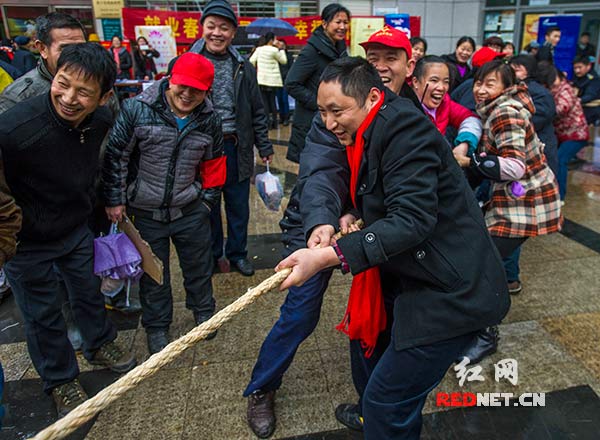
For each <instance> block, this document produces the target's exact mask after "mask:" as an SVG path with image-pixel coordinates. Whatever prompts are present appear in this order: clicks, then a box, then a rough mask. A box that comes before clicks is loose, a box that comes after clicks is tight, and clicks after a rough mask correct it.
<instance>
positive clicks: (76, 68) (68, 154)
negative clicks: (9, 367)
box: [0, 43, 136, 416]
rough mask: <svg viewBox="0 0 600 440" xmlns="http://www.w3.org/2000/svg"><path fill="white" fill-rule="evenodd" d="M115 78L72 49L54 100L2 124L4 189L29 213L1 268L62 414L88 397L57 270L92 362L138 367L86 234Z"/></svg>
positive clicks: (93, 52)
mask: <svg viewBox="0 0 600 440" xmlns="http://www.w3.org/2000/svg"><path fill="white" fill-rule="evenodd" d="M115 76H116V66H115V64H114V61H113V60H112V59H111V58H110V56H109V55H108V53H107V52H106V51H105V50H104V49H103V48H102V47H101V46H99V45H97V44H94V43H81V44H72V45H69V47H67V48H65V49H64V50H63V51H62V53H61V55H60V57H59V58H58V61H57V64H56V76H55V77H54V79H53V81H52V85H51V88H50V92H49V93H47V94H43V95H39V96H36V97H34V98H31V99H29V100H26V101H24V102H22V103H18V104H17V105H15V106H14V107H13V108H11V109H10V110H9V111H7V112H5V113H4V114H2V115H1V116H0V149H1V151H2V160H3V164H4V168H5V173H6V181H7V184H8V187H9V189H10V191H11V192H12V195H13V196H14V198H15V200H16V203H17V204H18V205H19V206H20V207H21V209H22V210H23V225H22V228H21V231H20V232H19V235H18V237H19V241H20V242H19V247H18V249H17V254H16V255H15V257H14V258H13V259H12V260H11V261H9V262H8V263H7V264H6V265H5V266H4V269H5V272H6V276H7V277H8V280H9V281H10V285H11V287H12V290H13V292H14V294H15V299H16V302H17V304H18V306H19V308H20V310H21V313H22V314H23V318H24V320H25V328H26V335H27V346H28V349H29V354H30V356H31V360H32V363H33V365H34V367H35V369H36V371H37V372H38V374H39V375H40V377H41V378H42V381H43V382H44V390H45V391H46V392H47V393H49V394H50V393H51V394H52V395H53V397H54V401H55V403H56V406H57V411H58V414H59V416H63V415H65V414H66V413H68V412H69V411H71V410H72V409H73V408H75V407H76V406H77V405H79V404H80V403H82V402H83V401H84V400H85V399H86V398H87V395H86V393H85V391H84V390H83V388H82V387H81V385H80V384H79V381H78V380H77V376H78V374H79V368H78V365H77V358H76V357H75V352H74V351H73V348H72V347H71V344H70V343H69V340H68V339H67V331H66V327H65V323H64V321H63V318H62V315H61V304H62V300H63V298H62V296H63V295H62V292H60V291H59V289H58V280H57V275H56V273H55V270H58V272H59V273H60V275H61V277H62V278H63V279H64V280H65V284H66V286H67V291H68V296H69V300H70V302H71V308H72V310H73V317H74V319H75V322H76V324H77V326H78V327H79V329H80V331H81V335H82V337H83V354H84V356H85V358H86V359H87V360H88V362H90V363H91V364H93V365H101V366H104V367H108V368H110V369H111V370H113V371H116V372H119V373H124V372H127V371H129V370H131V369H132V368H133V367H134V366H135V365H136V361H135V358H134V357H133V356H132V355H131V354H130V353H128V352H125V351H124V350H122V349H121V348H120V347H119V346H118V345H117V344H116V343H115V342H114V340H115V338H116V337H117V332H116V329H115V327H114V326H113V325H112V323H111V322H110V321H109V319H108V317H107V314H106V310H105V309H104V300H103V298H102V294H101V293H100V280H99V278H98V277H96V276H95V275H94V268H93V258H94V246H93V239H94V237H93V234H92V232H91V231H90V229H89V228H88V219H89V217H90V215H91V213H92V208H93V200H92V196H91V195H92V194H93V191H94V184H95V176H96V173H97V170H98V162H99V155H100V146H101V144H102V142H103V139H104V137H105V136H106V134H107V133H108V130H109V129H110V126H111V125H112V120H111V115H110V112H109V111H108V110H107V109H106V108H104V107H102V105H103V104H105V103H106V102H107V101H108V99H109V98H110V96H111V94H112V87H113V84H114V80H115Z"/></svg>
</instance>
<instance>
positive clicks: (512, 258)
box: [502, 246, 521, 283]
mask: <svg viewBox="0 0 600 440" xmlns="http://www.w3.org/2000/svg"><path fill="white" fill-rule="evenodd" d="M520 258H521V246H519V247H518V248H516V249H515V250H514V251H513V253H512V254H510V255H509V256H508V257H506V258H504V259H503V260H502V262H503V263H504V270H505V271H506V280H507V281H508V282H509V283H512V282H513V281H519V273H520V272H521V271H520V269H519V259H520Z"/></svg>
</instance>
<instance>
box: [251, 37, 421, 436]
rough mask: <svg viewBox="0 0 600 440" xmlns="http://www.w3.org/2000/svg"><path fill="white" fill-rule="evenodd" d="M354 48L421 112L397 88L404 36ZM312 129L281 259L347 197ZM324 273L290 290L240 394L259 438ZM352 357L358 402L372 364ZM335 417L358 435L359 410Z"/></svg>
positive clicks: (342, 175) (408, 65)
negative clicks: (362, 53) (359, 50)
mask: <svg viewBox="0 0 600 440" xmlns="http://www.w3.org/2000/svg"><path fill="white" fill-rule="evenodd" d="M361 45H362V46H363V47H364V49H365V51H366V54H367V58H368V60H369V62H370V63H371V64H373V65H374V66H376V69H377V71H378V73H379V75H380V76H381V78H382V81H384V83H385V84H386V85H387V86H388V87H389V88H390V89H391V90H392V92H394V93H397V94H399V95H400V96H404V97H406V98H408V99H410V100H411V101H412V102H413V104H414V106H415V108H417V109H419V111H421V109H422V107H421V104H420V103H419V100H418V98H417V97H416V95H415V94H414V92H413V91H412V88H411V87H409V86H408V85H407V84H406V83H405V80H406V77H407V75H410V74H412V71H413V68H414V61H413V60H412V57H411V55H412V54H411V50H412V49H411V45H410V41H409V40H408V38H407V37H406V35H405V34H404V33H403V32H401V31H397V30H395V29H391V28H390V29H382V30H380V31H378V32H375V33H374V34H373V35H372V36H371V37H370V38H369V40H368V41H366V42H364V43H361ZM312 127H313V128H312V129H311V130H310V131H309V133H308V137H307V139H306V143H305V147H304V149H303V150H302V153H301V154H300V172H299V176H298V182H297V183H296V186H295V187H294V189H293V190H292V194H291V196H290V201H289V203H288V206H287V208H286V210H285V213H284V217H283V219H282V220H281V221H280V223H279V225H280V227H281V230H282V242H283V244H284V251H283V256H284V257H287V256H289V255H290V254H291V253H292V252H294V251H296V250H298V249H301V248H304V247H306V238H307V237H308V236H309V235H310V232H311V231H312V229H313V228H314V227H315V226H317V225H322V224H328V225H330V226H331V228H334V229H338V228H339V225H340V221H341V222H342V223H343V222H345V221H346V220H347V218H345V219H340V215H341V214H342V213H343V212H344V206H342V204H341V203H342V201H344V200H346V198H347V197H346V196H347V192H348V188H347V186H348V185H347V181H348V179H349V173H348V169H347V166H346V163H347V159H346V153H345V151H344V149H343V147H342V146H341V145H340V144H339V142H338V141H337V139H336V137H335V136H334V135H333V134H332V133H330V132H328V131H327V130H326V129H325V127H324V126H323V123H322V121H321V118H320V117H319V116H316V117H315V118H314V119H313V122H312ZM309 178H310V179H309ZM303 195H306V197H303ZM301 198H302V199H303V201H302V203H301V202H300V199H301ZM332 200H333V201H334V202H333V203H331V201H332ZM347 226H348V225H347V224H345V227H347ZM331 272H332V271H331V270H324V271H322V272H320V273H318V274H316V275H315V276H313V277H312V278H311V279H310V280H308V281H307V282H306V283H305V284H303V285H302V286H300V287H292V288H290V290H289V292H288V294H287V296H286V299H285V303H284V304H283V306H282V307H281V314H280V316H279V319H278V320H277V322H276V323H275V325H274V326H273V328H272V329H271V331H270V332H269V334H268V336H267V338H266V339H265V342H264V343H263V345H262V347H261V349H260V353H259V355H258V359H257V361H256V365H255V366H254V369H253V371H252V377H251V379H250V383H249V384H248V387H247V388H246V390H245V391H244V396H246V397H248V411H247V418H248V424H249V425H250V427H251V429H252V430H253V431H254V433H255V434H256V435H257V436H259V437H261V438H266V437H268V436H270V435H271V434H272V433H273V431H274V429H275V412H274V399H275V392H276V390H277V389H278V388H279V387H280V386H281V382H282V377H283V375H284V374H285V372H286V371H287V369H288V367H289V365H290V364H291V362H292V360H293V357H294V355H295V353H296V350H297V349H298V346H299V345H300V344H301V343H302V342H303V341H304V340H305V339H306V338H307V337H308V336H310V334H311V333H312V332H313V330H314V328H315V327H316V325H317V323H318V321H319V317H320V311H321V304H322V300H323V294H324V293H325V290H326V289H327V286H328V284H329V278H330V277H331ZM357 353H358V355H357V356H356V358H357V359H356V362H355V363H353V364H352V366H353V377H354V382H355V385H356V389H357V393H358V395H359V396H362V394H363V391H364V387H365V386H366V383H367V380H368V376H369V374H370V371H371V370H372V368H373V367H374V364H373V365H371V364H370V363H365V365H364V367H363V360H362V357H363V356H362V352H361V351H360V347H359V350H358V352H357ZM365 370H366V371H365ZM336 417H337V418H338V420H339V421H340V422H341V423H343V424H345V425H346V426H349V427H352V428H354V429H362V423H361V421H360V417H361V414H360V410H359V405H355V404H341V405H340V406H339V407H338V408H337V409H336Z"/></svg>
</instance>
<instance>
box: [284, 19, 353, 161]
mask: <svg viewBox="0 0 600 440" xmlns="http://www.w3.org/2000/svg"><path fill="white" fill-rule="evenodd" d="M347 55H348V53H347V51H346V44H345V43H344V42H343V41H340V42H338V44H336V46H334V45H333V42H332V41H331V40H330V39H329V37H327V35H325V31H324V30H323V28H322V27H318V28H317V29H315V31H314V32H313V33H312V35H311V36H310V38H309V39H308V43H307V44H306V46H305V47H304V49H302V51H301V52H300V55H298V58H296V60H295V61H294V65H293V66H292V67H291V68H290V71H289V72H288V74H287V78H286V80H285V87H286V89H287V91H288V93H289V94H290V96H292V97H293V98H294V99H295V100H296V108H295V110H294V120H293V122H292V135H291V137H290V143H289V146H288V152H287V156H286V157H287V158H288V159H289V160H291V161H292V162H296V163H298V162H299V161H300V152H301V151H302V149H303V148H304V141H305V138H306V134H307V133H308V130H310V124H311V122H312V118H313V116H314V115H315V114H316V112H317V89H318V88H319V78H320V77H321V73H322V72H323V70H324V69H325V67H327V65H328V64H329V63H331V62H332V61H335V60H336V59H338V58H341V57H344V56H347Z"/></svg>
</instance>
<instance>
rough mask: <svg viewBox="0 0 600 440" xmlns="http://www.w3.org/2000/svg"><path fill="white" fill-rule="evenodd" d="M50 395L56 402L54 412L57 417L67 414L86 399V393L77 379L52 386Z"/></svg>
mask: <svg viewBox="0 0 600 440" xmlns="http://www.w3.org/2000/svg"><path fill="white" fill-rule="evenodd" d="M52 397H53V398H54V403H55V404H56V412H57V413H58V418H59V419H60V418H62V417H64V416H66V415H67V414H69V413H70V412H71V411H73V410H74V409H75V408H77V407H78V406H79V405H81V404H82V403H83V402H85V401H86V400H87V399H88V395H87V394H86V392H85V390H84V389H83V387H82V386H81V384H80V383H79V380H77V379H74V380H73V381H72V382H69V383H65V384H62V385H59V386H57V387H56V388H53V389H52Z"/></svg>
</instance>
